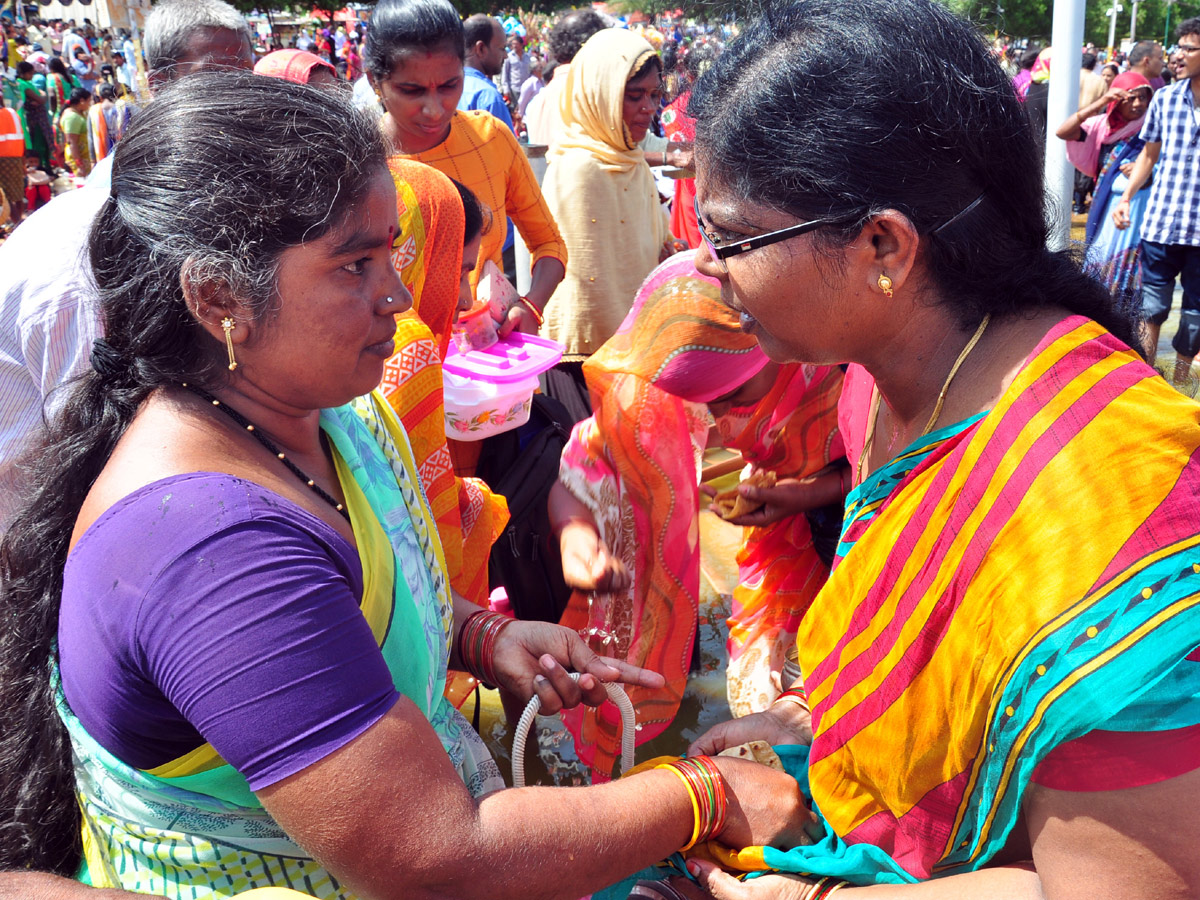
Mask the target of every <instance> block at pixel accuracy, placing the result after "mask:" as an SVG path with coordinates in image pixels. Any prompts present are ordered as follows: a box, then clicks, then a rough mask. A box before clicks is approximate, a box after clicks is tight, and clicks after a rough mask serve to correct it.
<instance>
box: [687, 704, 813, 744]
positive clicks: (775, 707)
mask: <svg viewBox="0 0 1200 900" xmlns="http://www.w3.org/2000/svg"><path fill="white" fill-rule="evenodd" d="M751 741H766V742H767V743H768V744H770V745H771V746H772V747H774V746H775V745H777V744H811V743H812V714H811V713H810V712H809V711H808V710H806V709H804V708H803V707H802V706H800V705H799V704H798V703H792V702H790V701H786V700H781V701H778V702H776V703H774V704H772V705H771V706H769V707H767V708H766V709H764V710H763V711H762V712H757V713H751V714H750V715H748V716H742V717H741V718H738V719H729V720H728V721H726V722H720V723H718V724H717V725H714V726H713V727H712V728H710V729H708V731H706V732H704V734H702V735H700V737H698V738H697V739H696V740H695V741H694V742H693V743H692V745H691V746H690V747H688V755H689V756H697V755H701V754H702V755H705V756H715V755H716V754H718V753H720V752H721V751H722V750H728V749H729V748H730V747H737V746H740V745H741V744H748V743H750V742H751Z"/></svg>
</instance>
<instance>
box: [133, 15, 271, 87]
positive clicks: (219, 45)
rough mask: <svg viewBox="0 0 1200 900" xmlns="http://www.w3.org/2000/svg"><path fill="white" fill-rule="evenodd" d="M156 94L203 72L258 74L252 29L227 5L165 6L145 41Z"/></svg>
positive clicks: (153, 17) (152, 18) (151, 19)
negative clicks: (223, 70) (249, 71)
mask: <svg viewBox="0 0 1200 900" xmlns="http://www.w3.org/2000/svg"><path fill="white" fill-rule="evenodd" d="M142 49H143V51H144V52H145V54H146V67H147V68H148V69H149V80H150V89H151V90H152V91H153V90H155V89H156V88H161V87H162V86H163V85H164V84H166V83H167V82H169V81H170V80H172V79H173V78H179V77H181V76H183V75H190V74H191V73H192V72H197V71H199V70H200V69H215V68H226V69H253V68H254V45H253V42H252V40H251V37H250V26H249V25H247V24H246V20H245V19H243V18H242V15H241V13H239V12H238V11H237V10H236V9H234V8H233V7H232V6H230V5H229V4H228V3H226V2H224V0H162V2H160V3H157V4H155V6H154V8H153V9H152V10H151V11H150V16H149V17H148V18H147V19H146V31H145V35H144V37H143V38H142Z"/></svg>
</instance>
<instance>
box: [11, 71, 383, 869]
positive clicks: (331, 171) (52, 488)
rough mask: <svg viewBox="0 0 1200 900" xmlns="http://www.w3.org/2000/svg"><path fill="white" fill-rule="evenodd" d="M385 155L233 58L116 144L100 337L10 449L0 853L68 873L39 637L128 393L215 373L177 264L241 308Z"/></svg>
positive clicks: (211, 380)
mask: <svg viewBox="0 0 1200 900" xmlns="http://www.w3.org/2000/svg"><path fill="white" fill-rule="evenodd" d="M380 172H386V150H385V147H384V144H383V141H382V137H381V135H380V132H379V129H378V127H377V125H376V124H375V123H374V122H373V121H372V120H370V119H369V118H367V117H366V116H365V115H363V114H360V113H358V112H356V111H355V110H354V109H353V108H351V107H350V106H349V105H347V103H346V102H345V101H344V100H342V99H341V98H339V97H337V96H335V95H331V93H330V92H328V91H322V90H319V89H317V88H311V87H307V86H304V85H297V84H292V83H291V82H288V81H284V80H282V79H276V78H261V77H256V76H253V75H250V74H249V73H219V74H211V73H210V74H205V73H198V74H196V75H190V76H188V77H186V78H183V79H180V81H179V82H178V83H177V84H176V85H173V86H171V87H169V88H167V89H165V90H164V91H162V93H161V94H159V95H157V96H156V97H155V100H154V102H153V103H152V104H150V106H149V107H147V108H146V110H145V111H143V113H142V114H141V115H140V116H138V117H137V118H136V119H135V120H134V122H133V124H132V125H131V126H130V129H129V131H128V132H127V133H126V135H125V136H124V137H123V138H122V139H121V142H120V143H119V144H118V145H117V150H116V157H115V160H114V166H113V172H112V190H111V195H110V196H109V198H108V199H107V200H106V201H105V203H104V205H103V206H102V207H101V209H100V212H99V213H98V214H97V216H96V219H95V221H94V223H93V225H92V229H91V234H90V237H89V243H90V247H89V257H90V262H91V268H92V274H93V277H94V281H95V284H96V288H97V291H98V294H99V298H100V311H101V319H102V322H103V326H104V332H105V338H104V342H103V343H99V344H98V345H97V349H96V350H95V351H93V356H92V359H93V366H95V367H96V368H95V370H93V371H91V372H89V373H87V374H85V375H84V376H82V377H81V378H80V379H79V380H78V382H77V383H76V384H75V385H74V386H73V387H72V388H71V393H70V395H69V397H68V399H67V400H66V401H65V403H64V405H63V407H62V408H61V410H60V411H59V412H58V414H57V415H56V416H55V417H54V419H53V420H52V421H51V422H50V423H48V425H47V426H46V431H45V434H44V436H43V437H42V440H41V442H40V444H39V445H38V446H37V448H36V449H35V450H34V451H33V452H32V453H31V454H30V456H29V457H28V460H27V462H26V463H25V465H24V472H23V475H24V477H23V481H24V483H25V484H27V485H28V486H29V487H28V490H27V491H26V492H25V496H24V498H23V500H24V504H23V507H22V512H20V513H19V514H18V516H17V518H16V519H15V521H14V522H13V524H12V526H11V527H10V528H9V530H8V533H7V534H6V535H5V537H4V540H3V542H2V543H0V615H2V616H3V622H4V624H3V627H0V810H3V814H2V818H0V870H3V869H15V868H33V869H41V870H48V871H51V872H57V873H59V874H62V875H74V874H75V871H76V869H77V868H78V864H79V860H80V846H79V841H80V838H79V833H80V819H79V807H78V805H77V804H76V801H75V797H74V786H75V781H74V775H73V772H72V766H71V756H70V743H69V739H68V737H67V735H66V730H65V728H64V727H63V725H62V724H61V722H60V720H59V718H58V715H57V713H56V711H55V702H54V701H55V686H54V685H52V683H51V669H52V652H53V646H54V639H55V636H56V634H57V630H58V612H59V604H60V595H61V592H62V582H63V566H64V564H65V562H66V558H67V551H68V547H69V541H70V537H71V533H72V529H73V526H74V523H75V519H76V517H77V516H78V514H79V510H80V508H81V506H82V504H83V501H84V499H85V498H86V497H87V494H88V491H89V490H90V489H91V487H92V484H93V483H94V482H95V480H96V478H97V476H98V475H99V474H100V471H101V470H102V469H103V468H104V466H105V464H106V462H107V460H108V458H109V455H110V454H111V453H112V450H113V447H114V446H115V445H116V443H117V441H118V440H119V439H120V437H121V435H122V434H124V432H125V430H126V428H127V427H128V425H129V423H130V421H132V419H133V417H134V414H135V412H136V411H137V409H138V406H139V404H140V403H141V402H142V401H143V400H145V399H146V398H147V397H148V396H149V395H150V394H151V393H152V392H153V391H155V390H156V389H158V388H161V387H163V386H166V385H172V384H178V383H179V382H188V383H194V384H197V385H202V386H208V387H210V388H211V387H213V386H216V385H219V384H220V381H219V379H220V378H222V377H223V376H224V375H227V374H228V373H227V370H225V369H224V367H223V366H222V365H221V364H220V354H221V353H222V349H221V346H220V344H219V343H218V342H217V341H216V340H214V339H213V338H212V337H210V336H209V335H208V334H207V332H205V331H203V329H202V328H201V327H200V326H199V324H198V323H197V322H196V321H195V319H194V318H193V317H192V316H191V314H190V313H189V312H188V309H187V307H186V305H185V301H184V295H183V289H182V287H181V279H184V278H186V279H189V280H190V281H193V282H197V283H204V282H207V283H210V284H219V285H223V286H224V287H225V288H227V289H228V290H229V292H230V293H231V294H232V295H233V296H236V297H238V298H239V300H241V301H242V302H243V303H244V305H245V306H246V307H247V308H248V310H249V311H250V315H251V317H255V316H256V317H258V318H261V317H262V316H263V315H265V314H266V313H267V312H268V311H269V310H270V309H271V308H272V307H273V306H274V305H275V304H277V303H279V302H280V299H281V298H279V297H278V292H277V290H276V282H277V265H278V259H279V256H280V254H281V253H282V252H283V251H284V250H285V249H287V248H289V247H293V246H296V245H298V244H300V243H302V242H304V241H307V240H312V239H315V238H318V237H320V236H321V235H322V234H324V233H325V232H327V231H328V230H330V229H331V228H333V227H336V226H337V225H338V224H339V223H340V222H341V221H342V220H343V219H344V218H345V217H346V216H347V215H349V214H350V213H351V212H352V208H353V207H354V205H355V204H356V202H357V201H358V200H359V199H360V198H361V197H362V196H363V195H364V193H365V191H366V190H367V187H368V184H369V182H370V181H371V179H372V178H373V177H374V176H375V175H377V174H378V173H380Z"/></svg>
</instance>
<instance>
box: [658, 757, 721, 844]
mask: <svg viewBox="0 0 1200 900" xmlns="http://www.w3.org/2000/svg"><path fill="white" fill-rule="evenodd" d="M655 768H658V769H669V770H670V771H672V772H673V773H675V777H677V778H678V779H679V780H680V781H682V782H683V786H684V787H685V788H687V792H688V797H689V798H690V799H691V801H692V813H693V814H694V816H695V825H694V826H693V828H692V839H691V840H690V841H688V842H687V844H685V845H684V846H683V847H680V848H679V849H680V851H684V850H690V849H692V847H694V846H696V844H699V843H703V842H704V841H707V840H710V839H711V838H713V837H716V836H717V835H718V834H720V833H721V832H722V831H723V830H724V829H725V815H726V813H727V812H728V810H729V801H728V799H727V798H726V796H725V782H724V780H723V779H722V778H721V772H720V770H718V769H717V765H716V763H714V762H713V761H712V760H711V759H710V758H709V757H707V756H690V757H686V758H684V759H677V760H675V761H674V762H669V763H663V764H662V765H661V766H655Z"/></svg>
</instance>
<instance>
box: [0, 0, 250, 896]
mask: <svg viewBox="0 0 1200 900" xmlns="http://www.w3.org/2000/svg"><path fill="white" fill-rule="evenodd" d="M143 46H144V47H145V51H146V60H147V63H148V65H149V70H150V71H149V81H150V89H151V90H152V91H153V90H158V89H161V88H162V87H163V86H165V85H166V84H167V83H168V82H170V81H172V80H173V79H175V78H180V77H183V76H186V75H190V74H191V73H193V72H197V71H200V70H202V69H204V70H208V69H251V68H253V66H254V54H253V51H252V49H251V43H250V29H249V28H248V26H247V25H246V21H245V19H243V18H242V17H241V15H239V14H238V12H237V10H235V9H234V8H233V7H232V6H230V5H229V4H228V3H225V2H223V0H162V2H160V3H157V4H156V5H155V6H154V9H153V10H152V11H151V13H150V15H149V17H148V18H147V20H146V29H145V38H144V43H143ZM112 160H113V157H112V156H111V155H110V156H108V157H106V158H105V159H104V160H102V161H101V162H100V164H99V165H98V166H96V168H95V169H94V170H93V172H92V174H91V176H90V177H89V179H88V182H87V186H86V187H84V188H83V189H81V190H77V191H71V192H70V193H67V194H63V195H62V196H60V197H57V198H55V199H54V200H52V201H51V202H50V203H49V204H47V205H46V206H45V207H43V208H42V209H40V210H38V211H37V212H36V213H35V214H34V215H32V216H30V217H29V218H28V219H26V220H25V221H24V222H23V223H22V224H21V227H20V228H18V229H17V230H16V231H14V232H13V235H12V237H10V238H9V239H8V240H7V241H6V242H5V243H4V244H3V245H2V246H0V533H2V532H3V530H4V528H5V526H6V524H7V522H8V520H9V519H11V517H12V515H13V513H15V512H16V510H15V509H14V508H13V504H14V502H15V498H16V493H17V491H16V485H17V483H18V480H19V476H18V472H17V471H16V462H17V460H18V459H19V457H20V455H21V452H22V450H23V448H24V447H25V446H26V444H27V443H28V440H29V438H30V437H31V436H32V435H33V434H34V433H35V432H36V430H37V428H38V427H39V425H40V424H41V421H42V408H43V404H46V407H47V411H49V410H50V409H51V408H53V404H54V402H55V400H56V398H54V397H51V396H50V395H51V393H52V392H53V391H54V390H55V389H56V388H58V387H59V386H60V385H62V384H63V383H64V382H66V381H68V380H70V379H71V378H73V377H75V376H76V375H78V374H80V373H81V372H83V371H84V370H85V369H86V368H87V367H88V365H90V360H91V352H92V343H93V341H95V339H96V338H98V337H100V322H99V319H98V317H97V313H96V305H95V289H94V288H93V287H92V284H91V274H90V266H89V263H88V259H87V238H88V230H89V229H90V227H91V222H92V219H94V218H95V216H96V213H97V212H99V211H100V207H101V206H103V205H104V202H105V201H106V200H107V199H108V195H109V190H110V181H111V177H112ZM8 877H9V876H8V875H0V895H4V890H3V888H4V884H5V881H4V879H6V878H8ZM50 896H53V895H50Z"/></svg>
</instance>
